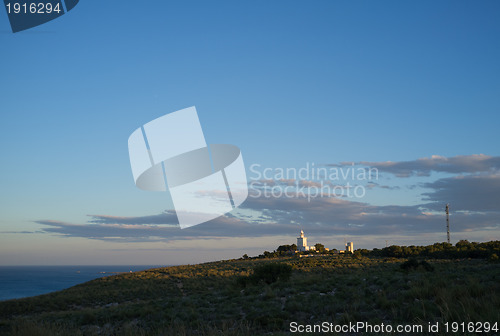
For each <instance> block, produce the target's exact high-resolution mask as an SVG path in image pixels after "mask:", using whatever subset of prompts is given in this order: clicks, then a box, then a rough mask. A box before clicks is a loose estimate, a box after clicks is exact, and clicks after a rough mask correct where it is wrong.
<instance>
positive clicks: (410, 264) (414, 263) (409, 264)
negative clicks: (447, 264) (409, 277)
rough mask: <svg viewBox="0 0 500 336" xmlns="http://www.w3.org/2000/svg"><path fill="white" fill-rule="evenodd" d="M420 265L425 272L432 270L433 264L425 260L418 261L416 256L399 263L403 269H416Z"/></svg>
mask: <svg viewBox="0 0 500 336" xmlns="http://www.w3.org/2000/svg"><path fill="white" fill-rule="evenodd" d="M420 266H422V268H423V269H424V270H426V271H427V272H432V271H434V266H432V265H431V264H429V263H428V262H427V261H425V260H422V261H420V262H419V261H418V260H417V259H416V258H410V259H408V260H407V261H405V262H404V263H402V264H401V265H400V267H401V269H403V270H405V271H410V270H417V269H418V268H419V267H420Z"/></svg>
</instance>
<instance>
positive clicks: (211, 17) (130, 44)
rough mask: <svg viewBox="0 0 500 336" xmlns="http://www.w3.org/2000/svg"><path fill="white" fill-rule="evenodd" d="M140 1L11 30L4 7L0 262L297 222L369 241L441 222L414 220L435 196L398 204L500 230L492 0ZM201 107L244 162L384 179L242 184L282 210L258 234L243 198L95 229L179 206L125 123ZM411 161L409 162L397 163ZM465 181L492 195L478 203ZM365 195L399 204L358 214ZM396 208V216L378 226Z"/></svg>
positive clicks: (230, 253)
mask: <svg viewBox="0 0 500 336" xmlns="http://www.w3.org/2000/svg"><path fill="white" fill-rule="evenodd" d="M141 6H143V8H142V9H141V8H138V5H137V3H135V2H119V3H118V2H106V3H102V2H91V1H84V2H80V3H79V4H78V6H77V7H75V8H74V9H73V10H72V11H71V12H69V13H68V14H67V15H64V16H62V17H60V18H58V19H56V20H54V21H51V22H49V23H47V24H44V25H42V26H39V27H36V28H33V29H30V30H27V31H24V32H20V33H16V34H12V33H11V32H10V27H9V23H8V19H7V15H6V13H5V11H0V40H1V46H2V47H1V53H0V74H1V77H0V90H1V91H0V92H1V101H0V113H1V116H2V126H3V127H2V132H1V133H0V151H1V153H2V159H1V166H0V185H1V188H0V231H1V232H2V233H1V235H0V264H99V263H104V264H106V263H107V264H127V263H135V264H152V263H164V264H176V263H187V262H190V263H193V262H200V261H205V260H215V259H220V258H230V257H239V256H241V255H242V254H244V253H248V254H249V255H252V254H257V253H259V252H261V251H263V250H272V249H274V248H276V247H277V246H278V245H279V244H285V243H292V242H294V241H295V237H296V235H297V232H298V228H299V227H303V228H304V230H305V231H306V234H309V236H310V239H309V240H310V241H311V240H312V241H320V240H321V241H322V242H324V243H325V245H327V246H330V247H335V248H341V247H342V246H341V245H342V243H343V239H344V237H348V238H350V239H352V240H354V241H355V244H356V245H355V247H367V248H373V247H380V246H383V245H385V239H389V240H391V241H392V242H393V243H394V244H411V243H413V242H415V243H419V244H420V243H421V244H428V243H434V242H436V241H442V240H443V239H444V238H443V236H442V232H441V231H443V230H441V227H440V229H439V230H438V229H435V228H434V227H435V225H437V224H436V223H441V222H440V220H441V219H439V217H438V216H436V217H435V218H434V217H433V218H432V220H429V225H430V226H429V228H426V226H425V225H423V226H422V229H418V230H416V229H412V227H414V226H418V225H420V224H419V223H423V222H425V223H427V222H426V220H422V218H421V214H419V213H415V216H414V218H413V217H412V218H413V221H409V222H405V218H404V217H403V215H402V214H403V213H408V214H410V215H411V213H412V211H417V212H418V211H423V212H427V211H429V212H433V211H437V210H436V209H438V208H439V207H442V206H441V205H442V203H443V202H450V203H451V204H452V209H453V204H454V202H455V204H460V207H459V208H458V209H456V210H457V211H458V210H460V211H462V213H461V215H459V214H455V216H456V218H457V220H456V221H457V222H458V223H457V224H459V223H463V226H460V225H462V224H460V225H457V227H456V230H457V231H458V232H456V235H455V236H454V238H455V239H454V240H455V241H456V240H457V239H458V238H469V239H470V240H484V239H487V238H489V239H500V237H499V226H498V225H499V224H500V215H499V212H500V206H495V204H500V199H499V198H498V197H499V196H496V195H498V193H496V192H495V191H498V186H499V184H498V181H499V180H500V178H499V177H498V171H499V170H500V164H499V163H498V160H496V158H497V157H499V156H500V150H499V140H498V129H499V126H500V113H499V112H500V94H499V93H500V79H499V78H500V62H498V60H499V59H500V43H498V41H500V20H499V18H500V4H499V3H498V2H496V1H482V2H480V3H477V2H473V1H441V2H439V3H436V2H433V1H418V2H400V1H383V2H370V1H355V2H353V1H316V2H314V3H311V2H306V1H273V2H268V1H251V2H250V1H248V2H239V3H236V2H234V1H217V2H206V1H182V2H181V1H178V2H164V1H151V2H148V4H147V5H141ZM144 6H146V7H144ZM193 105H195V106H196V107H197V109H198V114H199V117H200V121H201V124H202V127H203V130H204V133H205V137H206V139H207V142H209V143H230V144H235V145H238V146H239V147H240V148H241V150H242V153H243V158H244V160H245V164H246V167H247V169H248V168H249V167H250V165H251V164H255V163H257V164H260V165H262V166H263V167H284V168H286V167H296V168H300V167H303V166H304V165H305V164H306V163H308V162H314V163H316V164H318V165H320V164H323V165H332V164H333V165H339V164H340V163H341V162H349V161H353V162H356V163H358V164H359V165H363V164H364V165H366V164H367V163H370V165H371V166H376V167H379V168H380V169H381V173H382V178H383V180H382V181H375V182H377V183H378V184H379V185H380V186H385V188H382V187H371V188H370V189H368V192H367V195H366V198H364V199H362V200H353V201H356V202H354V203H353V202H349V200H347V201H348V203H343V202H340V203H339V202H334V203H335V204H334V205H333V206H332V203H331V202H332V200H328V199H321V200H316V201H317V202H316V203H315V202H306V203H300V204H297V203H295V202H296V201H299V200H293V202H294V203H291V204H290V200H288V203H287V200H283V199H280V200H258V199H252V200H248V201H247V203H245V204H247V205H246V208H245V207H243V208H244V209H242V211H243V210H245V211H249V212H252V213H254V214H255V213H259V214H260V215H262V214H263V213H265V216H267V217H266V218H268V222H266V223H261V224H259V225H260V226H258V227H257V228H258V233H256V232H254V231H253V230H254V229H255V225H256V224H255V223H253V222H251V221H250V223H249V222H245V223H242V217H241V216H240V217H238V216H237V215H234V216H233V217H231V216H229V217H226V218H225V219H223V220H221V221H220V222H218V223H209V224H202V225H200V226H199V228H197V229H193V230H191V231H189V232H188V233H182V234H180V233H179V232H176V233H171V232H169V231H167V232H163V231H161V232H160V233H159V234H158V236H156V238H154V239H151V238H150V237H149V235H148V234H147V232H145V233H142V234H140V235H139V237H138V238H137V239H133V238H134V237H135V236H134V234H132V233H131V232H132V231H130V230H134V229H129V230H128V231H127V228H125V227H120V230H121V231H120V232H105V233H103V232H100V231H99V230H97V229H99V227H98V226H99V225H111V227H116V226H120V225H124V224H123V220H119V219H117V218H123V217H126V218H129V222H130V223H129V224H132V225H152V222H151V220H150V219H148V220H150V222H148V220H145V219H144V218H150V217H148V216H160V218H163V217H161V216H165V214H163V215H162V213H163V212H164V211H167V210H170V209H171V204H170V200H169V198H168V195H166V194H161V193H148V192H143V191H141V190H139V189H137V188H136V187H135V185H134V183H133V179H132V174H131V171H130V164H129V158H128V151H127V139H128V136H129V135H130V134H131V133H132V132H133V131H134V130H135V129H136V128H137V127H139V126H140V125H143V124H144V123H146V122H148V121H150V120H153V119H155V118H157V117H159V116H161V115H164V114H166V113H169V112H173V111H176V110H179V109H182V108H185V107H189V106H193ZM479 154H484V157H481V156H473V155H479ZM433 155H439V156H441V157H443V158H446V159H447V160H444V159H439V157H435V158H434V159H432V156H433ZM423 158H427V159H424V160H423V161H422V160H419V159H423ZM453 158H454V159H453ZM490 158H491V159H490ZM443 160H444V161H443ZM387 161H392V162H393V164H392V165H391V164H390V165H388V164H387V163H386V162H387ZM405 162H406V164H405ZM443 162H444V163H443ZM479 162H482V163H484V164H485V165H486V166H482V165H481V164H479ZM384 163H385V164H384ZM422 163H425V165H422ZM443 164H445V166H447V167H448V168H446V169H443ZM401 166H405V167H407V168H408V167H410V171H411V173H410V174H407V175H408V176H402V175H401V174H399V176H398V175H397V174H398V173H401V171H400V168H401ZM479 166H480V167H479ZM426 167H427V168H426ZM429 167H430V168H429ZM412 169H413V170H412ZM426 169H427V170H426ZM403 175H404V174H403ZM489 179H490V180H489ZM457 181H458V182H457ZM469 181H472V182H471V183H470V184H469V183H468V182H469ZM488 181H490V182H488ZM466 182H467V183H466ZM473 182H477V183H473ZM433 183H434V184H433ZM478 185H482V186H483V185H484V187H485V188H489V189H488V190H487V191H485V192H482V191H481V190H482V189H477V187H475V186H478ZM389 187H390V188H389ZM474 188H476V189H474ZM425 193H431V194H432V195H431V196H428V195H427V196H426V195H424V194H425ZM433 195H434V196H433ZM457 195H458V196H457ZM462 195H465V196H464V197H465V199H464V197H462ZM467 195H468V197H471V200H477V199H479V200H481V199H482V198H485V200H484V201H485V202H490V203H491V206H489V207H488V208H487V209H478V208H477V207H476V208H474V207H473V206H470V209H469V208H468V206H467V204H473V203H474V204H475V202H472V201H471V202H470V203H468V202H467V198H466V196H467ZM472 195H473V196H472ZM459 196H460V197H462V198H460V197H459ZM329 202H330V203H329ZM432 202H434V203H433V204H439V206H437V205H426V206H425V209H424V210H416V209H418V206H420V205H422V204H427V203H432ZM360 204H361V205H360ZM389 206H400V207H406V208H397V209H396V208H387V207H389ZM376 207H386V208H376ZM297 209H300V211H301V212H300V214H298V213H297V212H296V211H297ZM331 209H334V210H331ZM363 209H364V210H367V209H368V210H367V211H372V213H384V214H385V216H389V217H390V220H389V219H386V218H385V219H384V220H385V222H383V221H382V220H375V219H371V220H369V221H366V223H365V222H357V219H356V214H359V213H361V212H363V211H364V210H363ZM348 210H349V211H351V212H349V215H345V216H344V217H343V215H341V214H342V213H344V212H343V211H348ZM329 211H331V212H329ZM405 211H406V212H405ZM467 211H468V213H469V216H472V215H474V216H478V217H477V218H476V217H474V221H475V223H477V225H478V226H477V227H470V225H468V224H467V223H470V221H471V220H472V219H471V218H469V217H466V216H465V215H463V214H464V213H466V212H467ZM319 214H322V216H323V217H322V216H320V215H319ZM471 214H472V215H471ZM91 215H96V216H98V217H91ZM99 216H101V217H99ZM103 216H104V217H103ZM106 216H108V217H106ZM257 216H258V215H257ZM460 216H461V217H460ZM103 218H104V219H103ZM110 218H111V219H112V220H110ZM130 218H132V219H134V218H135V219H137V220H136V221H135V222H134V220H132V219H130ZM293 218H295V220H293ZM327 218H329V219H327ZM164 219H165V220H168V219H167V218H164ZM391 220H394V222H395V223H396V222H398V220H399V223H401V224H400V225H399V227H400V229H398V230H394V228H391V227H386V226H384V225H385V224H384V223H389V222H391ZM419 220H420V222H419ZM47 221H54V222H57V223H59V224H57V225H58V226H50V225H49V226H47V225H46V223H47ZM244 221H245V220H243V222H244ZM290 221H293V222H290ZM153 222H154V220H153ZM160 222H161V220H160ZM313 222H314V223H316V224H315V226H314V225H313V224H311V223H313ZM382 222H383V223H382ZM44 223H45V224H44ZM139 223H140V224H139ZM431 223H432V224H431ZM350 224H351V226H349V225H350ZM96 225H97V227H96ZM252 225H253V226H252ZM294 225H295V226H294ZM353 225H354V226H356V225H358V226H359V225H362V226H359V227H360V228H361V229H360V230H358V231H352V230H351V228H352V227H353ZM394 225H396V224H394ZM432 225H434V226H432ZM247 226H252V227H253V229H252V230H247ZM148 227H149V229H151V227H150V226H148ZM430 227H432V229H431V228H430ZM70 228H71V229H72V230H70ZM75 228H78V230H76V229H75ZM96 228H97V229H96ZM106 228H109V227H106ZM217 228H219V229H217ZM296 228H297V229H296ZM375 228H377V229H375ZM217 230H219V231H217ZM183 231H186V230H183ZM222 231H224V232H230V233H231V235H232V236H233V237H229V236H226V235H223V234H221V232H222ZM85 232H87V233H88V234H85ZM438 232H439V233H438ZM443 232H444V231H443ZM158 237H160V238H161V239H160V238H158ZM325 237H326V238H325ZM384 237H386V238H384ZM387 237H390V238H387Z"/></svg>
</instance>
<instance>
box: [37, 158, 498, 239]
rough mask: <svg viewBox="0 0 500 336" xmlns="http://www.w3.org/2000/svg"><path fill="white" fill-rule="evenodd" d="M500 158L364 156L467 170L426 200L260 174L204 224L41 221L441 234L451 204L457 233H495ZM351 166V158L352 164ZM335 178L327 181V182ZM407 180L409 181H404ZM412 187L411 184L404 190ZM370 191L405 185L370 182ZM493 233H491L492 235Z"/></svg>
mask: <svg viewBox="0 0 500 336" xmlns="http://www.w3.org/2000/svg"><path fill="white" fill-rule="evenodd" d="M499 161H500V158H499V157H492V156H486V155H482V154H481V155H468V156H455V157H452V158H445V157H441V156H432V157H431V158H424V159H418V160H414V161H405V162H378V163H377V162H361V163H359V164H365V165H369V166H371V167H376V168H378V169H379V170H383V171H386V172H390V173H391V174H394V175H396V176H404V177H407V176H412V175H428V174H430V173H431V172H432V171H436V172H447V173H455V174H460V175H457V176H452V177H446V178H440V179H437V180H435V181H432V182H427V183H424V184H421V185H420V187H423V188H426V189H427V191H426V192H425V193H424V194H422V195H421V196H423V202H421V204H411V205H373V204H369V203H366V202H362V201H360V199H355V198H354V199H353V198H345V197H331V196H332V195H331V194H327V193H320V194H319V196H320V197H313V198H308V197H307V196H300V194H296V196H295V197H287V196H286V195H285V194H282V195H281V196H279V197H265V196H264V194H261V196H259V197H257V195H258V194H256V193H255V191H256V190H259V188H260V189H262V188H266V186H267V188H269V187H270V186H273V187H290V186H292V187H293V186H296V187H312V188H317V187H319V185H318V182H317V181H307V180H302V181H301V180H295V179H293V180H292V179H288V180H285V179H283V180H273V181H268V180H260V181H254V182H256V183H255V184H254V187H255V188H256V189H255V190H253V191H252V188H251V191H252V192H251V193H250V196H249V198H248V199H247V200H246V201H245V202H244V203H243V204H242V205H241V206H240V207H239V208H238V209H235V210H234V211H232V212H230V213H228V214H226V215H225V216H221V217H219V218H216V219H214V220H211V221H209V222H206V223H203V224H201V225H197V226H193V227H190V228H187V229H183V230H181V229H180V228H179V226H178V222H177V217H176V215H175V211H172V210H167V211H164V212H162V213H159V214H153V215H149V216H137V217H123V216H115V215H106V214H100V215H89V216H90V219H89V220H88V221H87V222H86V223H79V224H75V223H68V222H62V221H56V220H39V221H36V222H37V223H38V224H41V225H43V228H42V231H43V232H45V233H50V234H58V235H62V236H65V237H84V238H88V239H98V240H105V241H118V242H148V241H164V242H169V241H174V240H195V239H219V238H237V237H241V238H248V237H266V236H269V237H272V236H284V235H285V236H290V235H293V236H294V235H295V234H296V233H297V232H298V231H299V230H300V229H304V230H307V232H308V234H310V235H315V236H345V235H349V236H358V237H360V238H361V237H362V236H364V237H369V236H385V235H386V236H390V235H399V236H407V237H409V238H408V239H409V240H411V237H416V236H419V235H422V234H424V235H429V237H433V236H436V234H442V233H443V232H445V215H444V205H445V204H446V203H450V204H451V207H452V232H454V233H464V234H466V233H470V232H474V233H478V232H483V233H484V232H493V233H497V234H496V236H495V235H494V234H489V236H491V237H493V236H495V237H496V239H499V237H498V231H499V229H500V196H499V195H500V193H499V191H500V169H499V167H500V162H499ZM345 164H347V163H345ZM327 183H328V181H327ZM402 186H403V185H402ZM412 187H413V186H406V188H405V189H408V188H410V189H411V188H412ZM366 188H367V189H372V190H375V189H391V190H398V189H400V188H401V187H400V186H394V185H393V186H387V185H381V184H378V183H375V182H372V181H370V182H368V183H367V186H366ZM485 236H487V235H485Z"/></svg>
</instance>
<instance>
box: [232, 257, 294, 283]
mask: <svg viewBox="0 0 500 336" xmlns="http://www.w3.org/2000/svg"><path fill="white" fill-rule="evenodd" d="M291 275H292V266H291V265H288V264H284V263H267V264H264V265H259V266H257V267H255V268H254V270H253V274H252V275H250V276H248V277H245V276H241V277H238V278H237V279H236V283H237V284H238V285H240V286H243V287H245V286H247V285H248V284H258V283H260V282H261V281H263V282H265V283H267V284H272V283H273V282H276V281H278V280H280V281H287V280H288V279H290V276H291Z"/></svg>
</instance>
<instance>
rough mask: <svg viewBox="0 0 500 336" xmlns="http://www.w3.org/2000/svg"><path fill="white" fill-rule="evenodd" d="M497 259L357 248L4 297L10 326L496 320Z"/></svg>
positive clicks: (78, 330) (69, 328)
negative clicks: (363, 251) (372, 252)
mask: <svg viewBox="0 0 500 336" xmlns="http://www.w3.org/2000/svg"><path fill="white" fill-rule="evenodd" d="M491 255H492V254H490V256H491ZM490 259H492V258H478V259H430V258H425V259H424V258H423V257H419V258H418V259H415V258H410V259H406V258H403V257H402V258H396V257H387V256H373V255H368V256H365V255H362V254H361V253H355V254H345V255H343V254H341V255H338V254H337V255H336V254H323V255H314V256H302V257H299V256H281V257H274V258H245V259H239V260H227V261H219V262H211V263H205V264H200V265H189V266H175V267H165V268H157V269H151V270H146V271H142V272H135V273H127V274H121V275H115V276H109V277H105V278H101V279H96V280H93V281H90V282H87V283H84V284H80V285H77V286H74V287H72V288H69V289H66V290H63V291H59V292H55V293H51V294H46V295H41V296H37V297H32V298H25V299H18V300H10V301H5V302H0V334H8V335H261V334H262V335H264V334H267V335H269V334H272V335H284V334H289V330H290V323H291V322H297V323H299V324H315V323H321V322H325V321H327V322H331V323H334V324H346V323H349V322H358V321H363V322H369V323H371V324H380V323H384V324H391V325H396V324H410V323H411V324H422V325H426V326H427V325H428V323H429V322H439V323H445V322H478V321H481V322H484V321H489V322H491V323H493V322H496V321H499V320H500V297H499V293H500V267H499V266H500V264H498V263H497V262H496V261H495V260H494V259H495V258H493V260H490ZM437 334H443V335H444V334H445V333H444V332H440V333H437ZM437 334H436V333H435V334H433V335H437ZM457 334H460V333H457ZM378 335H380V333H379V334H378Z"/></svg>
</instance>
